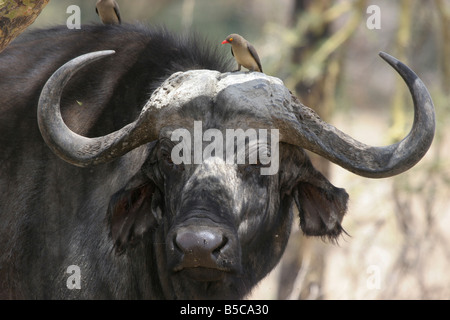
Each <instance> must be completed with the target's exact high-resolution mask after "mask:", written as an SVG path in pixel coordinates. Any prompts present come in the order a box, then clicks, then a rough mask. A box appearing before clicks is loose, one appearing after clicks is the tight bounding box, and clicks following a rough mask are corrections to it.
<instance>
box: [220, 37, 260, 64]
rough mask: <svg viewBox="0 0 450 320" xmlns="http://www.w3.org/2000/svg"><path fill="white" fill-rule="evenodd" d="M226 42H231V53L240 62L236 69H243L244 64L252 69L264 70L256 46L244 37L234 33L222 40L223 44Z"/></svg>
mask: <svg viewBox="0 0 450 320" xmlns="http://www.w3.org/2000/svg"><path fill="white" fill-rule="evenodd" d="M226 43H229V44H231V54H232V55H233V57H234V58H235V59H236V62H237V64H238V68H237V70H236V71H239V70H241V66H244V67H245V68H247V69H248V70H250V71H258V72H263V71H262V67H261V61H260V60H259V56H258V53H257V52H256V49H255V47H254V46H253V45H252V44H251V43H250V42H248V41H247V40H245V39H244V37H242V36H240V35H238V34H236V33H233V34H230V35H229V36H228V37H227V38H226V39H225V40H223V41H222V44H226Z"/></svg>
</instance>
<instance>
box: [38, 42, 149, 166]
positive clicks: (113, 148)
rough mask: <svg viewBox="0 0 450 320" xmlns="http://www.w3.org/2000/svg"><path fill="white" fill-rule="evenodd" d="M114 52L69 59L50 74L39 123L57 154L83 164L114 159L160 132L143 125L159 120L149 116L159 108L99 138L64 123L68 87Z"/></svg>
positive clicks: (44, 90)
mask: <svg viewBox="0 0 450 320" xmlns="http://www.w3.org/2000/svg"><path fill="white" fill-rule="evenodd" d="M111 54H114V51H112V50H105V51H98V52H92V53H88V54H84V55H82V56H79V57H77V58H75V59H73V60H71V61H69V62H67V63H66V64H64V65H63V66H62V67H60V68H59V69H58V70H57V71H56V72H55V73H54V74H53V75H52V76H51V77H50V79H49V80H48V81H47V83H46V84H45V86H44V88H43V89H42V92H41V96H40V98H39V105H38V124H39V129H40V131H41V134H42V137H43V138H44V140H45V142H46V143H47V145H48V146H49V147H50V148H51V149H52V150H53V152H54V153H55V154H56V155H58V156H59V157H60V158H62V159H64V160H65V161H67V162H69V163H71V164H74V165H77V166H80V167H87V166H90V165H95V164H99V163H104V162H108V161H111V160H113V159H115V158H117V157H119V156H121V155H123V154H125V153H127V152H129V151H131V150H133V149H134V148H136V147H138V146H140V145H142V144H144V143H146V142H149V141H153V140H155V137H157V135H158V131H157V130H158V129H157V128H155V127H154V126H148V125H145V124H143V123H152V122H153V123H155V122H156V121H154V120H153V119H149V117H152V118H153V117H156V116H157V113H158V112H157V110H155V111H154V112H147V113H145V114H144V113H142V114H141V115H140V116H139V118H138V119H137V120H136V121H134V122H132V123H130V124H128V125H127V126H125V127H123V128H122V129H120V130H118V131H115V132H112V133H110V134H108V135H105V136H102V137H98V138H87V137H84V136H81V135H79V134H77V133H75V132H73V131H72V130H70V129H69V128H68V127H67V126H66V124H65V123H64V120H63V119H62V117H61V111H60V100H61V94H62V91H63V89H64V86H65V85H66V84H67V82H68V81H69V80H70V78H71V77H72V76H73V75H74V74H75V73H76V72H77V71H78V70H79V69H81V68H82V67H84V66H85V65H87V64H89V63H92V62H94V61H96V60H98V59H101V58H103V57H105V56H109V55H111Z"/></svg>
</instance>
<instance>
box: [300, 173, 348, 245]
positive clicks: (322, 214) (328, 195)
mask: <svg viewBox="0 0 450 320" xmlns="http://www.w3.org/2000/svg"><path fill="white" fill-rule="evenodd" d="M294 199H295V203H296V204H297V207H298V211H299V215H300V227H301V229H302V231H303V233H304V234H305V235H307V236H318V237H321V238H322V239H326V240H328V241H330V242H333V243H337V238H338V237H339V236H340V235H341V234H342V232H344V233H345V234H347V235H348V233H347V232H346V231H345V230H344V228H343V227H342V225H341V222H342V219H343V218H344V215H345V213H346V212H347V202H348V194H347V192H345V190H344V189H340V188H336V187H334V186H333V185H331V184H330V183H329V182H327V184H326V186H325V187H323V186H321V187H319V186H315V185H312V184H311V183H306V182H301V183H299V184H298V185H297V186H296V188H295V190H294Z"/></svg>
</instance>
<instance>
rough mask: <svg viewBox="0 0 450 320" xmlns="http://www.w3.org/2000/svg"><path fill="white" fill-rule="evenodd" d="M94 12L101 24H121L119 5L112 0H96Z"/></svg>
mask: <svg viewBox="0 0 450 320" xmlns="http://www.w3.org/2000/svg"><path fill="white" fill-rule="evenodd" d="M95 12H97V14H98V16H99V17H100V19H101V20H102V22H103V24H121V23H122V19H121V18H120V11H119V5H118V4H117V2H116V1H114V0H98V1H97V4H96V6H95Z"/></svg>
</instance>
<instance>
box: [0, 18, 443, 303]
mask: <svg viewBox="0 0 450 320" xmlns="http://www.w3.org/2000/svg"><path fill="white" fill-rule="evenodd" d="M105 50H114V51H105ZM227 53H228V52H227ZM381 55H382V57H383V58H384V59H385V60H386V61H387V62H388V63H389V64H391V66H392V67H393V68H394V69H396V70H397V71H398V72H399V73H400V75H401V76H402V77H403V79H404V80H405V82H406V84H407V85H408V87H409V89H410V91H411V94H412V97H413V100H414V110H415V118H414V124H413V128H412V130H411V132H410V134H409V135H408V136H407V137H406V138H405V139H404V140H403V141H401V142H399V143H397V144H394V145H391V146H387V147H371V146H367V145H365V144H362V143H360V142H357V141H355V140H354V139H352V138H351V137H349V136H347V135H345V134H344V133H342V132H340V131H339V130H337V129H336V128H334V127H333V126H331V125H329V124H327V123H325V122H323V121H322V120H321V119H319V117H318V116H317V115H316V114H315V113H314V112H313V111H312V110H311V109H309V108H307V107H305V106H303V105H302V104H301V103H300V101H299V100H298V99H297V98H296V97H295V96H293V95H292V94H291V93H290V92H289V90H288V89H287V88H286V87H285V86H284V85H283V83H282V82H281V80H279V79H276V78H273V77H269V76H266V75H264V74H262V73H258V72H252V73H240V72H238V73H230V72H226V71H228V70H231V66H230V63H229V62H228V60H226V59H224V58H222V55H221V54H219V53H218V52H216V51H215V49H214V46H211V45H208V44H207V43H206V42H205V41H204V39H201V38H199V37H195V36H183V37H181V36H176V35H173V34H171V33H169V32H167V31H165V30H163V29H150V28H148V27H143V26H133V25H123V26H100V25H92V26H83V28H82V29H81V30H67V29H66V28H65V27H55V28H52V29H48V30H40V31H33V32H30V33H28V34H26V35H24V36H22V37H21V38H20V39H18V40H16V41H15V42H13V43H12V44H11V45H10V46H9V47H8V48H7V49H6V50H5V51H3V52H2V53H1V54H0V75H1V77H0V139H1V140H0V141H1V142H0V143H1V153H0V163H1V170H0V244H1V245H0V297H2V298H12V299H14V298H39V299H47V298H57V299H73V298H152V299H203V298H208V299H218V298H242V297H245V295H246V294H248V293H249V292H250V291H251V289H252V288H253V287H254V286H255V284H256V283H257V282H258V281H260V280H261V279H262V278H263V277H264V276H265V275H266V274H267V273H268V272H269V271H270V270H271V269H272V268H273V267H274V266H275V265H276V264H277V263H278V261H279V260H280V257H281V255H282V254H283V251H284V249H285V246H286V243H287V240H288V237H289V231H290V229H291V223H292V220H293V214H292V211H293V204H294V202H295V204H296V206H297V208H298V209H299V214H300V224H301V228H302V230H303V232H304V233H305V234H307V235H313V236H322V237H328V238H331V239H334V238H336V237H337V236H339V234H340V233H341V232H342V230H343V229H342V226H341V221H342V219H343V216H344V214H345V213H346V210H347V200H348V195H347V193H346V192H345V190H344V189H339V188H336V187H334V186H333V185H332V184H331V183H330V182H329V181H328V180H327V179H326V178H325V177H324V176H323V175H322V174H321V173H319V172H318V171H316V170H315V169H314V168H313V166H312V164H311V162H310V160H309V159H308V156H307V155H306V153H305V151H304V149H308V150H311V151H313V152H315V153H317V154H319V155H321V156H323V157H325V158H327V159H329V160H331V161H333V162H335V163H337V164H338V165H340V166H342V167H344V168H345V169H347V170H350V171H352V172H354V173H356V174H358V175H362V176H367V177H371V178H381V177H389V176H392V175H396V174H399V173H401V172H403V171H405V170H407V169H409V168H411V167H412V166H414V165H415V164H416V163H417V162H418V161H419V160H420V159H421V158H422V157H423V155H424V154H425V153H426V151H427V150H428V148H429V146H430V144H431V142H432V139H433V135H434V125H435V121H434V108H433V104H432V101H431V98H430V95H429V93H428V92H427V89H426V88H425V86H424V85H423V83H422V81H421V80H420V79H419V78H418V77H417V76H416V75H415V74H414V73H413V72H412V71H411V70H410V69H409V68H408V67H407V66H405V65H403V64H402V63H400V62H398V61H397V60H396V59H394V58H392V57H390V56H388V55H386V54H381ZM61 66H62V67H61ZM59 67H61V68H60V69H58V68H59ZM57 69H58V70H57ZM56 70H57V71H56ZM47 80H48V81H47ZM240 129H241V131H238V130H240ZM198 130H199V132H200V133H199V132H197V131H198ZM229 130H235V131H234V133H235V135H234V136H233V135H232V136H231V140H228V141H219V140H220V138H221V137H222V138H224V139H225V138H228V137H229V136H227V134H228V133H229V132H230V131H229ZM252 130H253V131H252ZM251 132H256V134H257V135H256V136H252V135H251ZM238 133H239V134H242V133H244V138H243V140H241V142H240V144H239V143H236V144H235V141H238V138H239V137H238ZM263 133H267V134H266V139H263V137H264V135H263ZM177 134H178V135H177ZM189 135H191V137H192V139H193V140H192V142H193V144H194V145H195V144H196V148H197V151H199V152H200V156H199V157H198V156H196V155H195V154H194V153H195V151H196V150H193V149H192V150H191V149H189V147H190V146H192V144H191V143H188V142H189V141H190V140H188V136H189ZM174 137H175V138H174ZM255 137H256V138H255ZM183 141H184V143H185V144H183V145H181V143H182V142H183ZM213 142H214V147H217V148H211V146H212V145H213ZM180 146H183V148H181V147H180ZM184 146H187V149H184ZM218 146H221V147H223V149H222V151H223V152H221V151H220V148H218ZM230 146H231V147H230ZM194 147H195V146H194ZM241 147H244V151H245V160H248V159H250V155H251V154H253V153H255V152H256V153H257V154H258V159H257V161H253V162H251V161H244V162H237V161H235V158H234V156H236V158H238V152H239V150H240V148H241ZM175 149H176V150H177V151H176V152H174V150H175ZM198 149H199V150H198ZM261 149H264V150H265V155H266V157H265V158H264V157H262V156H261V155H262V154H264V153H260V152H259V151H258V150H261ZM189 150H190V151H192V154H189ZM225 150H226V151H227V152H228V153H227V155H229V152H232V157H231V161H228V160H229V159H228V158H226V159H225V156H224V154H225ZM230 150H231V151H230ZM174 156H177V157H181V159H184V161H179V159H175V158H174ZM268 157H269V159H270V162H267V161H266V160H267V158H268ZM191 160H192V161H191ZM275 161H276V162H277V163H274V162H275ZM272 165H274V166H272ZM270 167H272V169H273V168H275V170H273V172H270V173H269V174H262V172H263V171H262V170H263V169H268V168H270ZM68 272H69V273H68ZM73 277H75V278H73ZM70 281H74V282H73V283H71V282H70ZM77 281H78V283H77ZM74 284H75V285H74Z"/></svg>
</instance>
